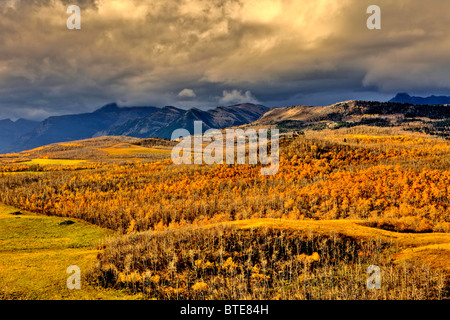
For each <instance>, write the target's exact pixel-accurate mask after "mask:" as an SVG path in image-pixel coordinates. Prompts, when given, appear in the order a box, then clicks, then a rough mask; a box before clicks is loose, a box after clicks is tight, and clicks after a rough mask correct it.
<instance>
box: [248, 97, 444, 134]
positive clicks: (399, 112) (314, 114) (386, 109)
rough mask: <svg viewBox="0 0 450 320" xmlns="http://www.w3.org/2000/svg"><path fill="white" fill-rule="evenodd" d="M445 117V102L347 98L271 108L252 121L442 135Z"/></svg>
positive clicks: (289, 128)
mask: <svg viewBox="0 0 450 320" xmlns="http://www.w3.org/2000/svg"><path fill="white" fill-rule="evenodd" d="M448 119H450V107H449V106H446V105H414V104H409V103H394V102H377V101H360V100H350V101H344V102H339V103H335V104H332V105H328V106H317V107H310V106H292V107H285V108H273V109H271V110H270V111H268V112H267V113H266V114H264V116H262V117H261V118H260V119H259V120H258V121H256V122H255V123H253V124H252V125H255V126H268V125H269V126H277V127H278V128H279V129H280V130H282V131H292V130H303V129H313V130H321V129H326V128H329V129H338V128H341V127H347V128H349V127H355V126H359V125H369V126H376V127H402V128H403V129H407V130H411V131H420V132H424V133H428V134H436V135H440V136H446V135H448V127H449V123H448V122H449V120H448Z"/></svg>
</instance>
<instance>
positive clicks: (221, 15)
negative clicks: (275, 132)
mask: <svg viewBox="0 0 450 320" xmlns="http://www.w3.org/2000/svg"><path fill="white" fill-rule="evenodd" d="M373 4H375V5H378V6H379V7H380V8H381V19H382V20H381V23H382V25H381V27H382V28H381V30H369V29H368V28H367V26H366V21H367V19H368V18H369V16H370V14H367V12H366V11H367V7H368V6H370V5H373ZM69 5H78V6H79V7H80V8H81V30H68V28H67V26H66V21H67V19H68V18H69V16H70V14H68V13H67V7H68V6H69ZM449 12H450V2H448V1H442V0H427V1H417V0H379V1H378V0H370V1H366V0H339V1H335V0H0V119H2V118H9V117H10V118H13V119H16V118H19V117H24V118H30V119H43V118H45V117H48V116H50V115H59V114H66V113H80V112H89V111H93V110H95V109H97V108H99V107H100V106H102V105H104V104H106V103H108V102H118V103H119V104H121V105H154V106H165V105H174V106H177V107H186V108H187V107H200V108H207V107H214V106H218V105H230V104H234V103H239V102H244V101H248V102H254V103H261V104H264V105H267V106H287V105H299V104H306V105H321V104H328V103H333V102H337V101H343V100H348V99H372V100H382V101H383V100H388V99H390V98H391V97H392V96H393V95H395V94H396V93H397V92H409V93H410V94H414V95H429V94H446V95H450V77H449V75H450V32H449V31H448V28H449V26H450V14H449Z"/></svg>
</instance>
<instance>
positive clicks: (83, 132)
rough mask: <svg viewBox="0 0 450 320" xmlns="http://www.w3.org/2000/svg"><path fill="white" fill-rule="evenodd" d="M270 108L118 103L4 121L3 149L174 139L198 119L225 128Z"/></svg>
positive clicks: (255, 117)
mask: <svg viewBox="0 0 450 320" xmlns="http://www.w3.org/2000/svg"><path fill="white" fill-rule="evenodd" d="M268 110H269V108H267V107H265V106H262V105H254V104H239V105H234V106H228V107H217V108H215V109H212V110H208V111H203V110H199V109H196V108H194V109H190V110H184V109H179V108H175V107H170V106H168V107H164V108H157V107H119V106H118V105H117V104H115V103H111V104H108V105H105V106H104V107H102V108H100V109H98V110H96V111H94V112H92V113H83V114H75V115H63V116H53V117H50V118H47V119H45V120H44V121H42V122H33V121H28V120H18V121H16V122H12V121H11V120H2V121H0V137H1V139H0V149H1V152H3V153H6V152H20V151H23V150H29V149H33V148H36V147H40V146H43V145H48V144H51V143H56V142H66V141H73V140H81V139H87V138H92V137H100V136H106V135H108V136H111V135H114V136H131V137H138V138H150V137H154V138H162V139H170V138H171V135H172V132H173V131H174V130H175V129H179V128H184V129H187V130H189V131H190V132H193V124H194V121H196V120H199V121H203V124H204V125H203V129H204V130H207V129H209V128H216V129H221V128H225V127H229V126H237V125H242V124H247V123H250V122H254V121H256V120H258V119H259V118H260V117H261V116H262V115H263V114H264V113H266V112H267V111H268Z"/></svg>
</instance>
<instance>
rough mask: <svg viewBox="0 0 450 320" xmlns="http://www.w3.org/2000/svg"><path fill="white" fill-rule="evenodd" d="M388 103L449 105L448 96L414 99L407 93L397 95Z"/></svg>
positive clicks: (449, 99) (449, 98)
mask: <svg viewBox="0 0 450 320" xmlns="http://www.w3.org/2000/svg"><path fill="white" fill-rule="evenodd" d="M389 102H398V103H410V104H417V105H444V104H450V97H448V96H434V95H433V96H429V97H414V96H410V95H409V94H407V93H398V94H397V95H396V96H395V97H394V98H392V99H391V100H389Z"/></svg>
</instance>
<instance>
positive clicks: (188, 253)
mask: <svg viewBox="0 0 450 320" xmlns="http://www.w3.org/2000/svg"><path fill="white" fill-rule="evenodd" d="M173 144H174V143H173V142H168V141H165V140H141V139H134V138H118V137H117V138H116V137H114V138H100V139H99V138H97V140H96V139H94V140H87V141H81V142H80V141H76V142H71V143H64V144H55V145H51V146H47V147H42V148H38V149H34V150H31V151H28V152H23V153H21V154H11V155H5V156H3V157H2V158H1V159H0V160H1V163H0V168H1V170H2V173H1V174H0V202H2V203H4V204H7V205H9V206H13V207H15V208H18V210H27V211H30V212H34V213H36V214H39V215H41V214H42V215H51V216H58V217H64V218H68V219H80V220H84V221H86V222H88V223H91V224H94V225H97V226H99V227H102V228H105V229H110V230H112V231H114V232H116V236H115V237H114V238H112V239H109V240H107V241H106V240H105V243H104V245H103V249H102V250H101V251H100V252H99V255H98V258H97V261H96V263H94V262H92V263H91V264H90V271H89V273H88V275H86V281H88V282H89V283H90V285H91V286H94V287H96V286H99V287H101V288H109V289H111V290H128V292H129V293H131V294H142V295H143V297H145V298H157V299H185V298H189V299H191V298H194V299H442V298H448V297H449V284H450V270H449V268H448V266H449V265H450V258H449V257H450V247H449V246H450V202H449V199H450V187H449V185H450V171H448V168H449V163H450V143H449V142H448V141H446V140H443V139H440V138H437V137H433V136H427V135H425V134H419V133H413V132H411V131H403V130H401V129H400V128H376V127H365V126H358V127H352V128H341V129H334V130H332V129H329V130H321V131H317V130H306V131H305V132H304V133H303V134H301V135H298V136H296V137H284V138H283V139H282V140H281V142H280V146H281V153H280V168H279V171H278V173H277V174H276V175H274V176H262V175H260V167H261V166H260V165H206V164H202V165H175V164H173V162H172V161H171V159H170V150H171V147H172V146H173ZM2 221H3V220H1V219H0V224H1V223H2ZM369 265H377V266H379V267H380V268H381V270H382V271H383V275H384V277H385V278H384V279H385V280H386V281H385V282H384V284H385V286H384V287H383V289H382V290H380V291H370V290H368V289H367V288H366V283H365V280H366V279H367V273H366V269H367V267H368V266H369ZM405 279H409V280H408V281H406V280H405ZM411 279H412V280H411ZM109 289H108V290H109Z"/></svg>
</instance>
